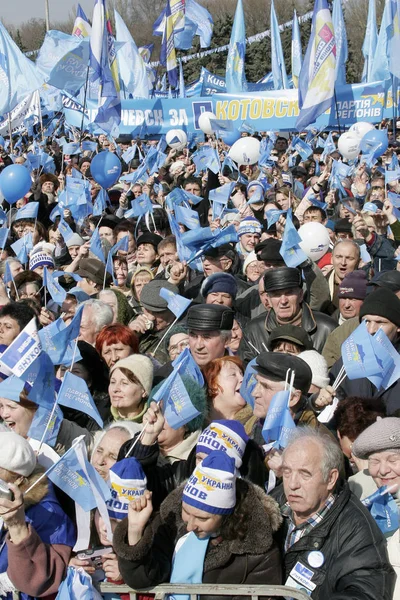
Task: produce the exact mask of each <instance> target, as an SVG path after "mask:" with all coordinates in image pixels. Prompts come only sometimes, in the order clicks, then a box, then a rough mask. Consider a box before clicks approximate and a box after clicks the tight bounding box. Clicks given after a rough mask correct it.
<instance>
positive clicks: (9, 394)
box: [0, 373, 25, 402]
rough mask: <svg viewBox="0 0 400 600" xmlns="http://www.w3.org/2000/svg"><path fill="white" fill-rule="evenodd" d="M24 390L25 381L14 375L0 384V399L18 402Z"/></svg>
mask: <svg viewBox="0 0 400 600" xmlns="http://www.w3.org/2000/svg"><path fill="white" fill-rule="evenodd" d="M2 375H3V373H2ZM24 388H25V381H23V380H22V379H20V378H19V377H16V376H15V375H10V376H9V377H7V379H4V380H3V381H1V382H0V398H6V399H7V400H13V402H19V397H20V394H21V392H22V390H23V389H24Z"/></svg>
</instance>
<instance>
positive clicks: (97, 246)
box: [90, 227, 105, 263]
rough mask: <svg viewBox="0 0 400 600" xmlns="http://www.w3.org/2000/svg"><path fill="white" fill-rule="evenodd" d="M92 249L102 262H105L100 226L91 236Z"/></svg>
mask: <svg viewBox="0 0 400 600" xmlns="http://www.w3.org/2000/svg"><path fill="white" fill-rule="evenodd" d="M90 251H91V252H92V253H93V254H94V255H95V256H96V257H97V258H98V259H99V260H100V261H101V262H102V263H104V262H105V259H104V252H103V248H102V247H101V240H100V234H99V228H98V227H96V229H95V230H94V231H93V234H92V237H91V238H90Z"/></svg>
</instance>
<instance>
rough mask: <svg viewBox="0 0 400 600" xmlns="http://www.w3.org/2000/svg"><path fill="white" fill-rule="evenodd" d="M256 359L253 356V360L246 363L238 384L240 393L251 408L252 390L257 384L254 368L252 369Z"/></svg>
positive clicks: (252, 405)
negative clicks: (241, 379) (240, 382)
mask: <svg viewBox="0 0 400 600" xmlns="http://www.w3.org/2000/svg"><path fill="white" fill-rule="evenodd" d="M256 360H257V359H256V358H253V360H251V361H250V362H249V363H248V365H247V367H246V370H245V372H244V375H243V381H242V385H241V386H240V395H241V396H242V398H243V400H245V401H246V403H247V404H248V405H249V406H251V407H252V408H254V398H253V390H254V388H255V387H256V385H257V379H256V370H255V369H254V365H255V364H256Z"/></svg>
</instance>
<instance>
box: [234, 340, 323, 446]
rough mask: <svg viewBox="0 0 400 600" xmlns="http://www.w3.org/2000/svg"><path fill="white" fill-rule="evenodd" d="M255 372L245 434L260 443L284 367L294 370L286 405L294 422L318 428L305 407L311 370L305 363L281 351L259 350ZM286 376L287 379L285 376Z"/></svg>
mask: <svg viewBox="0 0 400 600" xmlns="http://www.w3.org/2000/svg"><path fill="white" fill-rule="evenodd" d="M253 368H254V370H255V371H256V379H257V385H256V386H255V388H254V390H253V393H252V395H253V398H254V407H253V415H254V416H253V417H252V418H251V419H249V420H248V421H247V423H246V425H245V429H246V433H247V434H248V435H249V436H250V437H251V438H252V439H254V441H255V442H257V444H259V445H260V446H262V445H263V444H264V443H265V441H264V438H263V436H262V428H263V425H264V420H265V417H266V416H267V413H268V409H269V405H270V403H271V400H272V398H273V396H274V394H276V393H277V392H280V391H282V390H283V389H284V387H285V380H286V374H287V371H288V369H291V370H292V371H294V372H295V378H294V383H293V390H292V393H291V395H290V401H289V408H290V412H291V414H292V417H293V420H294V422H295V423H296V425H297V424H298V423H300V424H303V425H304V424H307V425H311V426H313V427H318V426H319V422H318V421H317V419H316V417H315V414H314V413H313V412H312V411H310V410H308V409H307V397H306V396H307V393H308V390H309V388H310V385H311V381H312V372H311V369H310V367H309V366H308V364H307V363H306V362H305V361H304V360H302V359H301V358H298V357H297V356H293V355H291V354H284V353H283V352H261V354H259V355H258V356H257V358H256V362H255V364H254V365H253ZM289 379H290V378H289Z"/></svg>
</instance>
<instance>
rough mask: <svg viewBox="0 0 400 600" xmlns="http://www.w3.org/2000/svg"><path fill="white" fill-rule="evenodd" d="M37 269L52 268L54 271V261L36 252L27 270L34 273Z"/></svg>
mask: <svg viewBox="0 0 400 600" xmlns="http://www.w3.org/2000/svg"><path fill="white" fill-rule="evenodd" d="M38 267H52V268H53V269H54V260H53V259H52V258H51V256H49V255H48V254H45V253H44V252H36V254H34V255H33V256H32V257H31V259H30V261H29V270H30V271H34V270H35V269H37V268H38Z"/></svg>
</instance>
